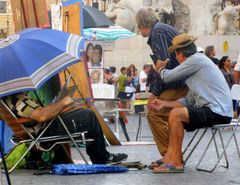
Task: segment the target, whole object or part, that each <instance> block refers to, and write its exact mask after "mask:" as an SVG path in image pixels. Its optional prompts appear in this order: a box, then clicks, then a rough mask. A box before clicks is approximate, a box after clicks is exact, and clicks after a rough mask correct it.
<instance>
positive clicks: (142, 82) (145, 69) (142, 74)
mask: <svg viewBox="0 0 240 185" xmlns="http://www.w3.org/2000/svg"><path fill="white" fill-rule="evenodd" d="M149 71H150V65H148V64H144V65H143V70H142V71H141V72H140V74H139V84H140V92H146V83H147V75H148V72H149Z"/></svg>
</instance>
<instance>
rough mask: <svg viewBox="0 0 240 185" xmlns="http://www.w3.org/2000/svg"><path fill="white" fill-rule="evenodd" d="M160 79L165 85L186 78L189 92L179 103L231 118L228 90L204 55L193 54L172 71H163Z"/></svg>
mask: <svg viewBox="0 0 240 185" xmlns="http://www.w3.org/2000/svg"><path fill="white" fill-rule="evenodd" d="M160 77H161V79H162V80H163V81H164V82H165V83H169V82H173V81H176V80H180V79H184V78H186V81H185V83H186V84H187V86H188V88H189V92H188V95H187V97H186V98H185V99H181V100H180V102H182V103H184V104H186V105H191V106H194V107H203V106H206V107H209V108H210V109H211V110H212V111H213V112H215V113H217V114H219V115H222V116H227V117H233V106H232V98H231V94H230V88H229V86H228V84H227V82H226V80H225V78H224V76H223V75H222V73H221V71H220V70H219V68H218V67H217V66H216V65H215V64H214V63H213V62H212V61H211V60H210V59H209V58H208V57H207V56H205V55H204V54H201V53H195V54H194V55H192V56H190V57H188V58H187V59H186V61H184V62H183V63H182V64H181V65H179V66H177V67H176V68H174V69H172V70H169V69H163V70H162V71H161V72H160ZM183 100H184V101H183Z"/></svg>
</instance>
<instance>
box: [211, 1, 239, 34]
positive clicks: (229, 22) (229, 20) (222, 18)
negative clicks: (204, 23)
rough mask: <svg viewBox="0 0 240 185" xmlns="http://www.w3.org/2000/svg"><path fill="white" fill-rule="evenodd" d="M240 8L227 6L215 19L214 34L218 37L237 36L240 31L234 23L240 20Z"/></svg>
mask: <svg viewBox="0 0 240 185" xmlns="http://www.w3.org/2000/svg"><path fill="white" fill-rule="evenodd" d="M239 11H240V5H239V6H232V5H228V6H226V7H225V8H224V9H223V10H222V11H221V12H220V13H218V14H217V15H216V16H215V17H214V28H213V34H217V35H237V34H240V31H239V30H238V29H237V28H235V27H234V22H235V21H236V20H237V19H238V18H239Z"/></svg>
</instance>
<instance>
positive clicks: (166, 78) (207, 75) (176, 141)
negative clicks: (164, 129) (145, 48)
mask: <svg viewBox="0 0 240 185" xmlns="http://www.w3.org/2000/svg"><path fill="white" fill-rule="evenodd" d="M196 39H197V38H194V37H192V36H190V35H188V34H181V35H178V36H176V37H174V38H173V40H172V46H171V47H169V48H168V52H169V53H173V52H174V51H175V53H176V58H177V60H178V62H179V64H180V65H179V66H177V67H176V68H174V69H172V70H169V69H163V68H158V70H159V75H160V78H161V80H162V81H163V82H164V83H170V82H173V81H178V80H181V79H184V78H186V81H185V83H186V85H187V86H188V88H189V91H188V94H187V96H186V97H185V98H181V99H179V100H177V101H164V100H159V99H158V100H154V101H153V102H152V103H151V104H150V105H149V107H150V109H153V110H155V111H159V110H161V109H162V108H169V109H171V112H170V115H169V120H168V122H169V128H170V129H169V130H170V132H169V140H170V142H169V146H168V150H167V153H166V154H165V155H164V157H163V158H162V159H161V161H162V162H163V164H162V165H160V166H158V167H155V168H154V169H153V172H154V173H166V172H167V173H171V172H172V173H176V172H184V164H183V161H182V151H181V149H182V141H183V137H184V129H185V130H187V131H194V130H196V129H198V128H203V127H210V126H212V125H213V124H227V123H230V121H231V119H232V116H233V108H232V99H231V95H230V89H229V87H228V85H227V83H226V80H225V79H224V77H223V75H222V74H221V71H220V70H219V69H218V68H217V66H216V65H215V64H214V63H212V62H211V60H210V59H209V58H208V57H206V56H205V55H204V54H202V53H197V48H196V45H195V44H194V41H195V40H196Z"/></svg>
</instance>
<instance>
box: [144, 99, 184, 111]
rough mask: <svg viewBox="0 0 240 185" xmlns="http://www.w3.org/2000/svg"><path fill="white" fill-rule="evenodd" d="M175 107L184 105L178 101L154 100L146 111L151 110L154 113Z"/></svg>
mask: <svg viewBox="0 0 240 185" xmlns="http://www.w3.org/2000/svg"><path fill="white" fill-rule="evenodd" d="M175 107H184V104H183V103H181V102H179V101H165V100H160V99H155V100H153V101H152V102H151V103H150V104H149V105H148V109H152V110H155V111H159V110H161V109H162V108H175Z"/></svg>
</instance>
